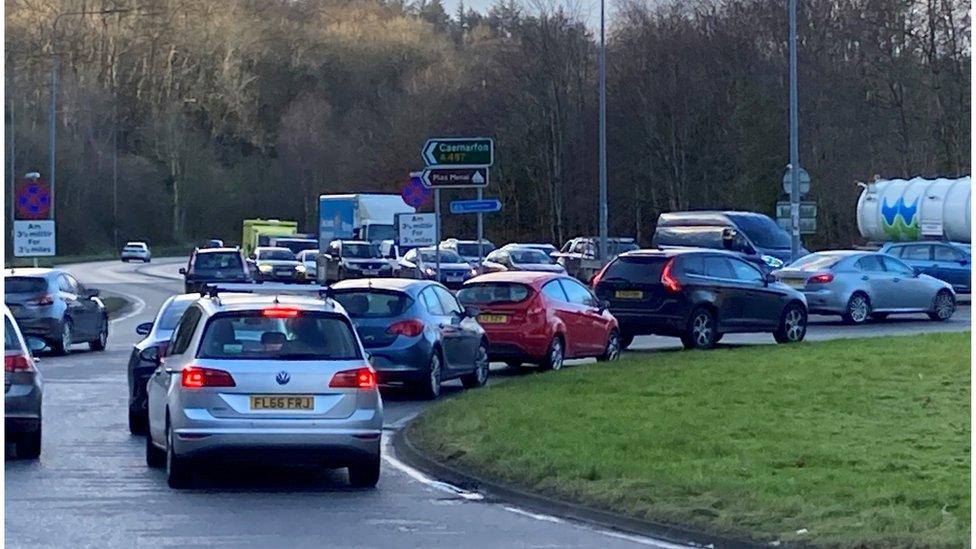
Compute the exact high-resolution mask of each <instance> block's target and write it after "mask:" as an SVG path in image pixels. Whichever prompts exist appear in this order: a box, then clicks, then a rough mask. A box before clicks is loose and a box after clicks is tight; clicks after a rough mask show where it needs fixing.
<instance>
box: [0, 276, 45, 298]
mask: <svg viewBox="0 0 976 549" xmlns="http://www.w3.org/2000/svg"><path fill="white" fill-rule="evenodd" d="M46 290H47V280H44V279H43V278H40V277H36V276H10V277H7V278H4V279H3V291H4V292H6V293H8V294H37V293H40V292H43V291H46Z"/></svg>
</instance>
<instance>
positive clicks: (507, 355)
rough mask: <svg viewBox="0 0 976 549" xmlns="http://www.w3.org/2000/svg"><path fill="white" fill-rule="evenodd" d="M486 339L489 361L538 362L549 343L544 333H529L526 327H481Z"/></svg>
mask: <svg viewBox="0 0 976 549" xmlns="http://www.w3.org/2000/svg"><path fill="white" fill-rule="evenodd" d="M482 328H484V330H485V337H487V338H488V359H489V360H502V361H504V360H514V359H527V360H539V359H541V358H542V357H545V356H546V351H548V350H549V341H550V340H551V339H552V338H551V337H550V336H549V334H547V333H545V332H540V333H531V331H530V330H529V328H528V327H524V326H523V327H521V328H522V329H519V328H520V327H512V328H500V327H493V326H492V325H490V324H488V325H482Z"/></svg>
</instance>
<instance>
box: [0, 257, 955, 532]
mask: <svg viewBox="0 0 976 549" xmlns="http://www.w3.org/2000/svg"><path fill="white" fill-rule="evenodd" d="M177 268H178V267H177V263H174V262H172V261H156V262H153V263H152V264H150V265H147V266H142V265H137V264H123V263H118V262H102V263H89V264H79V265H73V266H70V268H69V269H70V270H71V271H72V272H74V273H75V274H76V275H77V276H78V278H79V279H81V280H82V281H83V282H85V283H86V284H88V285H89V286H92V287H97V288H100V289H101V290H102V291H103V292H105V293H106V294H120V295H123V296H125V297H128V298H129V299H130V300H133V301H134V305H135V306H134V308H133V309H131V310H129V311H127V312H123V314H122V316H120V317H119V318H117V319H115V320H113V322H112V325H111V333H110V337H109V346H108V349H107V351H105V352H102V353H93V352H89V351H87V349H85V348H84V346H80V345H79V346H76V347H75V349H76V352H75V353H73V354H71V355H70V356H68V357H49V356H45V357H43V358H42V360H41V362H40V363H39V369H40V370H41V372H42V374H43V376H44V380H45V395H44V439H43V443H44V444H43V450H42V455H41V459H40V460H39V461H36V462H30V461H21V460H16V459H8V460H7V461H6V463H5V474H6V479H5V480H6V494H5V504H6V505H5V511H6V519H5V527H6V543H7V545H8V546H9V547H58V548H60V547H87V546H92V547H98V548H100V549H103V548H109V547H159V546H180V547H219V546H228V547H262V548H267V547H289V548H301V547H324V546H328V547H391V546H397V547H458V546H466V547H601V548H606V549H609V548H615V547H636V546H651V547H672V546H671V545H670V544H667V543H663V542H658V541H655V540H650V539H647V538H641V537H636V536H629V535H625V534H621V533H617V532H611V531H605V530H600V529H596V528H591V527H589V526H585V525H581V524H576V523H573V522H567V521H563V520H559V519H555V518H553V517H548V516H542V515H537V514H533V513H530V512H526V511H524V510H521V509H518V508H516V507H514V506H511V505H508V504H506V503H505V502H497V501H491V500H489V499H486V498H484V497H482V496H481V495H480V494H475V493H469V492H465V491H463V490H458V489H455V488H454V487H451V486H448V485H443V484H441V483H438V482H436V481H434V480H432V479H429V478H427V477H426V476H424V475H423V474H421V473H419V472H417V471H414V470H412V469H410V468H409V467H407V466H405V465H403V464H402V463H400V462H399V461H398V460H397V459H396V456H395V455H393V452H392V449H391V448H390V447H389V446H387V447H385V448H384V463H383V467H384V468H383V474H382V477H381V479H380V483H379V486H378V487H377V488H376V489H375V490H354V489H351V488H348V487H347V485H346V479H345V474H344V473H343V472H341V471H339V472H335V471H318V470H310V469H307V468H294V467H289V466H287V465H282V466H280V467H261V468H233V469H226V468H216V467H207V468H205V469H204V470H203V472H204V473H205V474H204V475H202V476H205V477H206V479H207V480H206V482H205V483H204V484H202V485H200V486H199V487H197V488H195V489H191V490H185V491H173V490H170V489H169V488H168V487H167V486H166V481H165V478H164V476H163V473H162V472H160V471H156V470H150V469H148V468H147V467H146V465H145V460H144V441H143V439H142V438H141V437H133V436H130V435H129V433H128V430H127V427H126V393H127V387H126V375H125V364H126V360H127V358H128V354H129V352H130V350H131V348H132V344H134V343H135V342H136V341H138V338H139V336H137V335H136V334H135V326H136V324H138V323H140V322H144V321H147V320H151V319H152V317H153V315H154V314H155V312H156V310H157V308H158V307H159V305H160V304H161V303H162V301H163V300H164V299H165V298H166V297H168V296H169V295H172V294H173V293H176V292H179V291H181V288H182V284H181V283H180V282H179V280H178V278H176V269H177ZM812 322H813V323H812V324H811V326H810V328H809V335H808V338H809V339H828V338H836V337H860V336H874V335H883V334H892V333H897V334H911V333H918V332H925V331H937V330H940V331H946V330H953V331H957V330H968V329H970V326H971V314H970V309H969V307H968V306H966V307H961V308H960V309H959V311H957V313H956V316H955V317H954V318H953V319H952V320H951V321H950V322H948V323H935V322H931V321H929V320H927V319H926V318H925V317H924V316H922V317H918V318H909V319H907V320H893V321H889V322H885V323H880V324H870V325H867V326H862V327H856V328H852V327H848V326H843V325H841V324H840V323H839V322H837V321H835V320H834V319H825V318H819V317H815V318H813V319H812ZM767 342H772V338H771V337H768V336H752V335H736V336H729V337H727V338H726V339H724V340H723V344H733V345H734V344H752V343H767ZM674 346H677V345H676V341H675V340H671V339H669V338H658V337H642V338H638V340H637V341H636V342H635V348H636V349H638V350H643V351H653V350H655V349H662V348H669V347H674ZM492 375H493V376H504V375H514V374H510V373H508V372H507V370H505V369H504V368H501V369H493V372H492ZM457 391H460V385H459V384H458V383H457V382H451V383H450V384H448V385H447V386H446V387H445V393H447V394H451V393H453V392H457ZM384 403H385V410H386V423H387V427H388V429H389V430H390V431H392V430H394V429H396V428H397V427H398V426H399V425H401V424H402V423H403V422H404V421H405V420H408V419H409V418H410V417H412V416H413V415H414V414H415V413H416V412H418V411H419V410H420V409H422V408H423V407H424V405H425V403H424V402H421V401H415V400H411V399H410V398H409V397H407V396H404V395H398V394H396V393H391V394H386V393H384ZM388 439H389V437H387V440H388Z"/></svg>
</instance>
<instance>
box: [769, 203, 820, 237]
mask: <svg viewBox="0 0 976 549" xmlns="http://www.w3.org/2000/svg"><path fill="white" fill-rule="evenodd" d="M794 214H795V216H796V225H797V226H798V228H799V231H800V234H814V233H816V232H817V203H816V202H813V201H807V200H805V201H803V202H800V203H799V204H791V203H790V201H789V200H781V201H779V202H777V203H776V223H777V224H778V225H779V226H780V227H783V228H784V229H786V230H787V232H789V231H792V228H793V224H794Z"/></svg>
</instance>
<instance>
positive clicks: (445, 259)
mask: <svg viewBox="0 0 976 549" xmlns="http://www.w3.org/2000/svg"><path fill="white" fill-rule="evenodd" d="M420 257H421V258H422V259H423V261H424V263H435V262H437V256H435V255H434V250H423V251H421V252H420ZM441 263H465V261H464V259H463V258H461V256H460V255H458V254H456V253H454V252H453V251H451V250H441Z"/></svg>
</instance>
